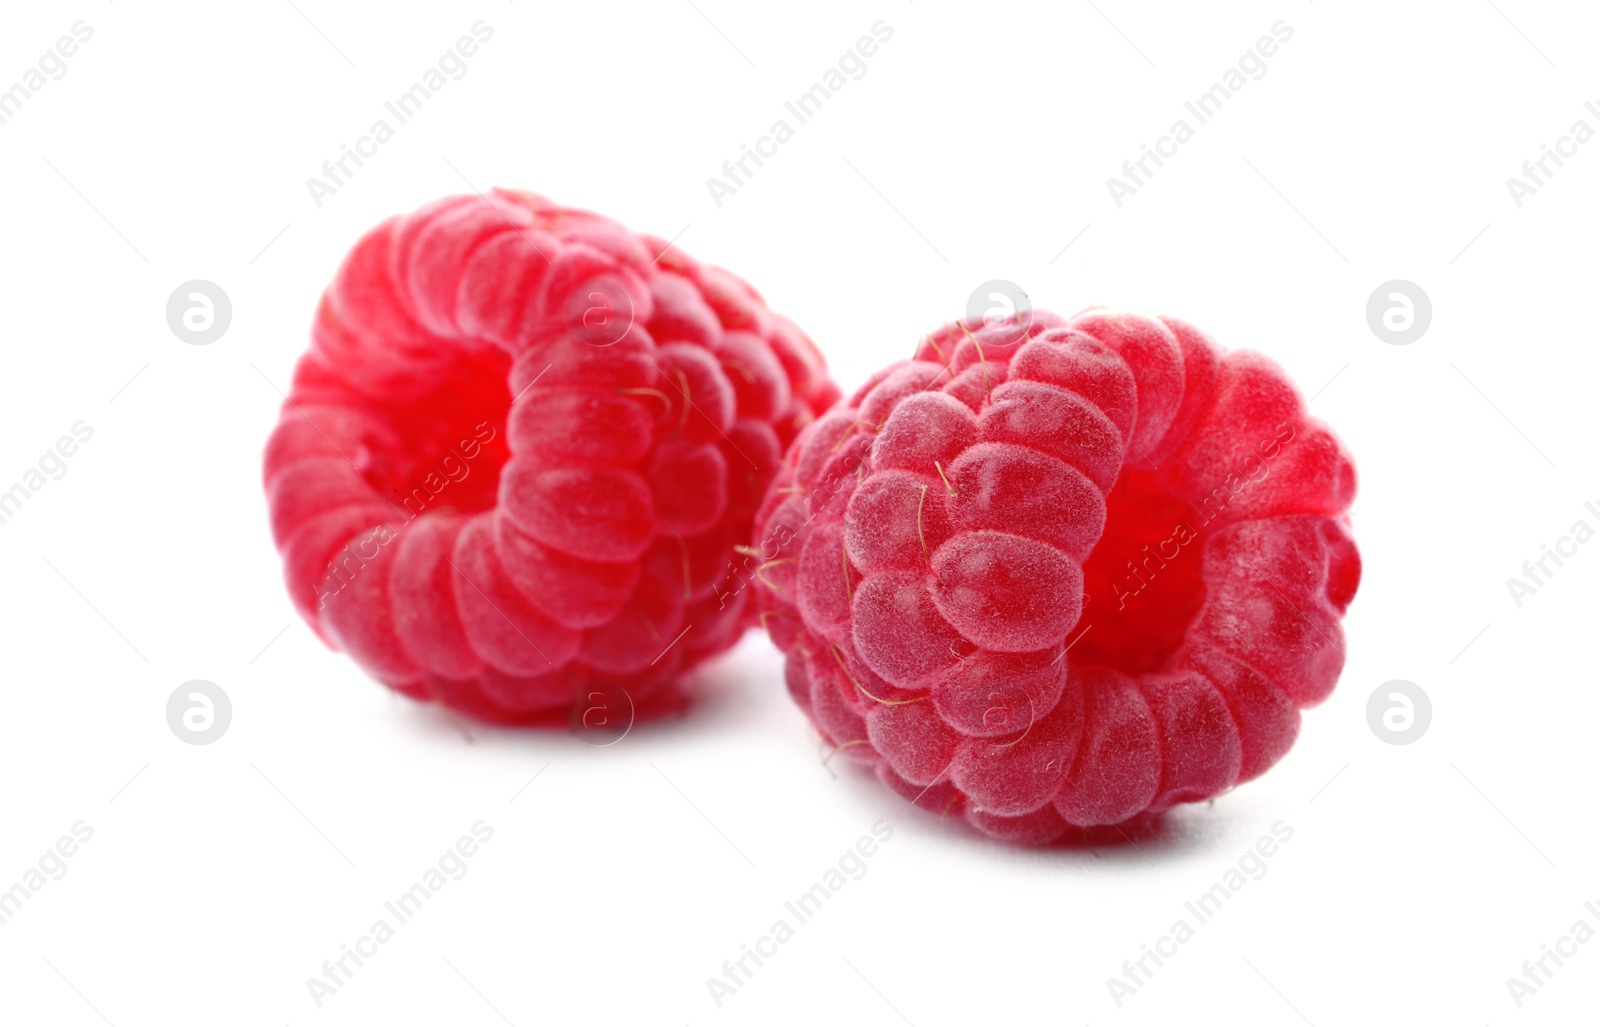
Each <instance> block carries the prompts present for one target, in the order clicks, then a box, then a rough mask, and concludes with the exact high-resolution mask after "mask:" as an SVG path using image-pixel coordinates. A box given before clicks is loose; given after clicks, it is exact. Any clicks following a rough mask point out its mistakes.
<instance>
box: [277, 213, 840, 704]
mask: <svg viewBox="0 0 1600 1027" xmlns="http://www.w3.org/2000/svg"><path fill="white" fill-rule="evenodd" d="M837 398H838V390H837V388H835V387H834V386H833V385H832V384H831V383H830V382H829V380H828V378H827V376H826V373H825V371H824V368H823V362H822V358H821V356H820V355H819V354H818V352H817V350H816V348H815V347H814V346H813V345H812V343H811V341H810V340H809V339H807V338H806V336H805V335H804V334H803V333H802V332H801V331H800V330H799V329H798V328H796V327H795V326H794V325H793V324H791V323H790V322H789V321H787V320H785V319H784V318H782V317H779V316H777V315H775V314H773V313H771V312H770V311H769V310H768V309H767V307H766V305H765V304H764V303H763V301H762V300H761V297H760V296H759V295H758V294H757V293H756V292H755V290H754V289H752V288H751V287H750V286H749V285H747V284H745V283H744V282H743V281H740V280H739V279H738V278H735V277H734V276H733V275H731V274H729V273H728V272H726V271H723V270H720V269H718V268H714V267H707V266H703V265H701V264H699V263H697V262H695V261H694V260H693V259H691V258H689V257H687V256H685V255H684V254H683V253H682V252H681V251H679V250H678V249H676V248H675V247H670V246H669V245H668V244H667V243H665V242H664V241H662V240H660V239H657V238H655V237H652V236H648V235H638V234H635V233H633V232H630V231H629V230H627V229H626V228H624V227H623V226H621V225H619V224H617V223H616V222H614V221H611V220H609V219H607V218H604V217H600V216H598V215H595V214H591V213H588V212H586V211H580V210H573V209H569V208H565V207H559V206H556V205H554V204H552V203H550V202H549V201H547V200H545V199H543V198H541V197H537V196H532V195H528V194H523V193H513V192H504V191H496V192H495V193H494V194H492V195H491V196H489V197H487V198H485V197H479V196H464V197H454V198H451V199H446V200H442V201H440V202H438V203H434V204H432V205H430V206H427V207H424V208H423V209H421V210H419V211H417V212H416V213H413V214H410V215H406V216H403V217H397V218H393V219H391V220H389V221H387V222H385V223H384V224H382V225H380V226H378V227H377V228H376V229H374V230H373V231H371V232H370V233H368V234H367V235H366V236H365V237H364V238H363V239H362V240H361V241H360V242H359V243H358V244H357V245H356V247H355V249H354V250H352V251H351V253H350V254H349V256H348V257H347V258H346V259H345V262H344V264H343V266H342V267H341V268H340V270H339V273H338V275H337V277H336V278H335V280H334V282H333V284H332V285H331V286H329V288H328V290H327V292H326V294H325V295H324V297H323V301H322V303H321V305H320V307H319V309H318V311H317V315H316V321H315V324H314V327H313V329H312V344H311V348H310V350H309V351H308V352H307V353H306V354H305V355H304V356H303V357H302V358H301V360H300V362H299V365H298V366H297V368H296V370H295V375H294V381H293V385H292V386H291V388H290V391H289V394H288V397H287V401H286V402H285V404H284V406H283V411H282V416H281V420H280V422H279V424H278V426H277V428H276V430H275V431H274V432H273V434H272V437H271V439H270V440H269V441H268V443H267V448H266V456H265V484H266V492H267V498H268V504H269V507H270V515H271V523H272V534H273V538H274V539H275V541H276V543H277V546H278V549H279V550H280V552H281V553H282V555H283V560H284V565H285V573H286V577H287V579H288V585H289V590H290V594H291V596H292V597H293V600H294V603H295V605H296V607H297V608H298V609H299V610H300V612H301V614H302V615H303V616H304V617H305V619H306V620H307V621H308V622H309V623H310V625H311V626H312V627H313V628H314V629H315V630H316V632H317V633H318V634H319V635H320V636H321V637H322V638H323V639H324V640H325V641H327V642H328V643H329V644H331V645H332V646H334V647H335V648H338V649H342V650H344V651H345V652H347V653H348V654H349V655H350V656H351V657H352V658H353V659H354V660H355V661H356V662H357V663H358V664H360V665H361V666H362V667H363V668H365V669H366V670H367V671H368V672H369V673H370V674H372V675H373V676H374V677H376V678H378V679H379V680H380V681H382V682H383V683H384V684H386V685H388V686H389V687H391V688H393V689H395V690H397V691H399V692H402V693H405V694H406V695H410V696H412V697H414V698H417V699H433V700H437V701H439V702H442V703H444V704H446V705H447V706H450V707H453V708H455V709H458V710H461V711H463V712H465V713H468V714H471V715H473V716H475V717H478V718H481V719H484V720H490V721H497V722H507V723H547V722H556V721H562V720H564V719H565V718H566V717H567V715H568V714H569V712H570V711H571V710H572V709H573V707H574V704H575V703H580V702H582V701H584V700H585V699H586V697H588V696H590V695H592V691H591V690H592V689H595V688H605V689H608V690H609V691H610V694H611V696H612V698H616V699H617V700H618V703H619V704H620V702H621V701H622V700H621V699H620V697H617V696H616V695H615V692H616V690H619V689H620V690H621V691H623V692H626V694H627V701H628V702H629V703H631V704H632V705H633V707H634V712H635V713H636V714H637V715H648V714H649V713H650V712H652V711H657V712H659V711H660V710H663V709H671V708H675V707H676V706H677V705H679V704H680V702H681V698H682V696H681V692H680V690H679V689H677V688H676V687H673V686H672V683H673V682H674V681H675V680H676V679H677V678H678V677H679V676H680V675H681V674H682V673H683V672H684V671H685V670H687V669H689V668H690V667H692V666H694V665H695V664H697V663H699V662H700V661H702V660H704V659H706V658H707V657H709V656H712V655H714V654H716V653H718V652H721V651H722V650H724V649H727V648H728V647H729V646H731V645H732V644H733V643H734V641H736V640H737V638H738V636H739V635H740V633H741V632H742V631H743V630H744V629H745V627H747V626H748V625H749V624H750V623H753V618H754V611H753V610H747V608H746V602H745V597H744V596H743V595H738V596H735V597H733V598H732V599H731V600H728V599H724V598H723V594H724V593H726V592H728V591H729V590H728V589H727V588H726V586H725V585H724V583H723V577H724V575H725V574H726V573H727V572H728V570H729V567H730V557H732V556H733V555H734V547H735V546H738V545H740V544H742V543H744V542H746V541H747V540H748V539H749V536H750V526H751V521H752V518H753V516H754V514H755V512H756V509H757V507H758V505H759V503H760V501H761V497H762V495H763V493H764V492H765V490H766V488H767V485H768V483H769V482H770V480H771V478H772V476H773V474H774V473H775V472H776V470H777V468H778V466H779V464H780V461H781V458H782V454H783V452H784V448H785V447H786V446H787V445H788V444H789V443H790V442H791V440H792V439H793V438H794V437H795V434H796V432H797V431H799V429H800V428H801V427H802V426H803V425H804V424H806V423H808V422H810V421H811V420H812V419H813V418H814V417H815V415H816V414H817V413H820V412H821V411H823V410H825V409H827V407H828V406H829V404H831V403H832V402H833V401H834V400H835V399H837Z"/></svg>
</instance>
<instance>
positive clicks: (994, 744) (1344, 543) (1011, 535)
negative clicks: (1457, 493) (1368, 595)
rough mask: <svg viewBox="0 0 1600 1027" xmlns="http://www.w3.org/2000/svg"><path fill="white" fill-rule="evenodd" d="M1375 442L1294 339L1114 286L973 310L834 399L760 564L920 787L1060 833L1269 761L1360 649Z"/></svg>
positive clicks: (807, 696)
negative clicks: (1153, 307) (1169, 309)
mask: <svg viewBox="0 0 1600 1027" xmlns="http://www.w3.org/2000/svg"><path fill="white" fill-rule="evenodd" d="M1354 493H1355V469H1354V466H1353V465H1352V464H1351V462H1350V458H1349V456H1348V455H1347V454H1346V452H1345V451H1344V449H1343V448H1342V446H1341V445H1340V443H1339V442H1338V440H1337V439H1335V438H1334V436H1333V435H1332V433H1331V432H1330V431H1329V430H1328V429H1327V428H1326V427H1325V426H1324V425H1322V424H1321V423H1320V422H1318V421H1316V420H1314V419H1313V418H1311V417H1310V416H1309V415H1308V414H1307V412H1306V409H1305V405H1304V403H1303V402H1302V401H1301V399H1300V396H1299V394H1298V393H1297V392H1296V391H1295V388H1294V386H1293V385H1292V384H1290V382H1289V381H1288V379H1287V378H1286V376H1285V375H1284V374H1283V372H1282V371H1281V370H1280V369H1279V368H1278V367H1277V366H1276V365H1275V364H1273V363H1272V362H1271V361H1269V360H1267V359H1266V358H1264V357H1261V356H1259V355H1257V354H1254V353H1248V352H1242V351H1236V352H1231V353H1224V352H1223V351H1222V350H1221V349H1220V348H1219V347H1217V345H1216V344H1215V343H1213V342H1212V341H1211V340H1210V339H1209V338H1207V337H1206V336H1205V335H1203V334H1202V333H1201V332H1199V331H1198V330H1196V329H1194V328H1192V327H1190V326H1189V325H1186V324H1184V323H1183V322H1181V321H1176V320H1173V319H1170V318H1162V319H1159V320H1152V319H1150V318H1145V317H1138V316H1135V315H1130V314H1116V313H1111V312H1107V311H1101V310H1091V311H1087V312H1085V313H1082V314H1079V315H1078V316H1077V317H1075V318H1072V319H1071V320H1070V321H1063V320H1062V319H1061V318H1058V317H1056V316H1054V315H1051V314H1046V313H1043V312H1035V315H1034V320H1033V322H1032V324H1031V325H1030V326H1029V327H1028V328H1027V329H1026V330H1025V331H1023V330H1021V329H1020V328H1019V327H1018V326H1016V325H1009V326H1000V325H992V324H989V325H981V324H978V323H960V324H956V325H947V326H945V327H943V328H941V329H940V330H939V331H937V332H935V333H933V334H932V335H931V336H928V337H925V339H924V341H923V342H922V344H921V345H920V346H919V347H918V350H917V356H916V358H915V359H913V360H910V361H902V362H900V363H898V364H895V365H893V366H891V367H889V368H888V369H886V370H884V371H883V372H881V373H880V374H878V375H876V376H874V377H873V379H872V380H871V381H869V382H868V383H867V384H866V385H865V386H863V387H862V388H861V389H860V390H858V391H857V392H856V393H855V395H853V396H851V397H849V398H848V399H845V400H842V401H840V402H839V403H838V404H837V405H836V406H835V407H834V408H833V409H832V410H830V411H829V412H828V413H826V414H825V415H823V416H822V417H821V418H819V419H818V420H817V421H815V422H814V423H812V424H811V425H808V426H807V427H806V428H805V429H804V430H803V431H802V432H801V433H800V436H799V437H798V438H797V439H796V440H795V442H794V445H793V446H791V447H790V449H789V453H788V460H787V464H786V467H785V469H784V470H783V471H782V472H781V473H780V474H779V475H778V477H777V479H776V480H774V482H773V484H772V488H771V489H770V490H769V491H768V493H767V498H766V500H765V502H764V503H763V504H762V507H761V511H760V513H758V514H757V516H756V536H755V538H756V540H757V541H756V546H758V547H759V549H758V550H757V557H758V558H759V559H754V560H753V561H752V567H751V570H752V571H755V570H757V569H758V568H759V572H758V573H755V574H754V575H753V576H752V580H753V581H755V582H756V583H757V585H758V590H759V594H760V595H761V601H762V606H763V607H764V613H763V619H764V620H765V621H766V622H767V626H768V628H769V630H770V632H771V634H772V637H773V640H774V641H775V642H776V643H777V644H778V646H779V647H780V648H781V649H783V651H784V652H785V653H786V654H787V677H788V685H789V690H790V692H791V693H792V695H793V696H794V698H795V700H796V701H797V702H798V703H799V704H800V705H801V707H802V708H803V709H805V711H806V712H807V713H808V714H809V715H810V717H811V719H812V720H813V721H814V722H815V724H816V726H817V728H818V730H820V731H821V732H822V734H823V736H824V738H825V739H826V740H827V741H828V742H829V743H831V744H833V745H835V746H837V747H838V749H837V750H836V751H842V752H843V753H844V754H845V755H847V756H850V757H852V758H853V759H855V760H858V761H860V762H862V763H865V764H867V765H869V766H871V767H873V768H874V769H875V770H876V772H877V774H878V776H879V777H880V778H882V779H883V781H884V782H885V783H887V784H888V785H889V786H890V787H892V788H893V789H894V790H895V791H897V792H899V793H900V794H901V795H903V796H904V797H905V798H907V799H910V800H912V801H913V802H916V803H918V804H919V805H922V806H924V807H926V808H929V809H931V810H933V811H934V812H937V813H950V814H955V815H962V816H965V817H966V819H967V820H968V822H970V823H971V824H973V825H974V826H976V827H977V828H979V829H980V830H982V831H984V832H986V833H988V834H990V835H993V836H996V837H999V838H1005V839H1009V840H1013V841H1019V842H1027V843H1045V842H1049V841H1052V840H1054V839H1056V838H1059V837H1061V836H1062V835H1063V834H1064V833H1065V832H1066V831H1067V830H1068V827H1069V825H1076V826H1078V827H1083V828H1089V827H1094V826H1098V825H1107V824H1119V823H1122V822H1125V821H1128V820H1130V819H1132V818H1135V817H1139V818H1142V819H1144V818H1148V817H1149V816H1150V815H1153V814H1155V813H1159V812H1161V811H1162V810H1165V809H1168V808H1169V807H1171V806H1173V805H1175V804H1177V803H1181V802H1195V801H1198V800H1201V799H1204V798H1207V797H1209V796H1213V795H1216V794H1218V793H1219V792H1222V791H1225V790H1226V789H1228V788H1231V787H1233V786H1234V785H1236V784H1238V783H1240V782H1242V781H1246V780H1249V779H1251V778H1253V777H1255V776H1257V775H1258V774H1261V773H1262V772H1263V771H1265V770H1266V769H1267V768H1268V767H1270V766H1271V765H1272V764H1273V763H1275V762H1276V761H1277V760H1278V759H1279V758H1280V757H1282V756H1283V755H1284V753H1285V752H1287V751H1288V749H1289V746H1290V745H1291V743H1292V742H1293V741H1294V738H1295V735H1296V733H1297V731H1298V730H1299V724H1300V712H1299V711H1300V710H1301V709H1302V708H1305V707H1308V706H1312V705H1315V704H1316V703H1319V702H1321V701H1322V700H1323V699H1325V698H1326V697H1327V695H1328V693H1329V692H1330V691H1331V690H1332V688H1333V686H1334V682H1335V680H1336V679H1337V678H1338V676H1339V671H1340V669H1341V668H1342V666H1343V664H1344V638H1343V634H1342V633H1341V631H1340V627H1339V620H1340V617H1341V616H1342V615H1343V613H1344V610H1345V607H1346V606H1347V605H1348V604H1349V602H1350V600H1351V598H1352V596H1353V595H1354V594H1355V590H1356V584H1357V581H1358V580H1359V577H1360V559H1359V557H1358V555H1357V553H1356V548H1355V544H1354V542H1353V541H1352V539H1351V536H1350V531H1349V519H1348V517H1347V515H1346V510H1347V509H1348V507H1349V505H1350V502H1351V499H1352V498H1353V496H1354Z"/></svg>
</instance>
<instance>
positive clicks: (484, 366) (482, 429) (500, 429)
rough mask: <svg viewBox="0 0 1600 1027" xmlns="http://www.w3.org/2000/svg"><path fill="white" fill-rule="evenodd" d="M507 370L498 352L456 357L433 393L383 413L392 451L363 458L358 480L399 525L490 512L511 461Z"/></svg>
mask: <svg viewBox="0 0 1600 1027" xmlns="http://www.w3.org/2000/svg"><path fill="white" fill-rule="evenodd" d="M510 367H511V359H510V357H509V356H507V355H506V354H505V353H504V352H503V351H501V350H499V349H497V348H494V347H485V348H484V349H482V350H478V351H472V352H468V351H462V353H461V356H460V359H459V360H458V361H457V362H456V363H455V365H454V366H453V367H451V368H450V370H449V371H448V372H446V373H444V374H442V375H440V376H439V381H438V383H437V385H436V387H435V388H434V389H433V391H431V392H429V393H428V394H426V395H424V396H421V397H418V398H413V399H407V400H405V401H403V402H396V403H394V404H391V405H388V408H387V409H386V410H385V411H384V417H385V419H386V421H387V423H388V425H389V427H390V429H391V430H392V431H393V432H394V433H395V434H396V435H397V436H399V441H398V446H397V447H396V448H395V449H393V450H391V449H389V448H388V447H387V446H386V447H384V448H382V449H381V450H374V451H372V452H370V453H368V454H365V461H364V466H363V474H364V476H365V478H366V481H367V484H368V485H370V486H371V487H372V489H373V491H374V492H376V493H378V495H379V496H380V497H381V498H382V499H383V500H384V501H385V502H387V503H388V504H390V506H391V507H392V508H393V509H394V511H395V514H396V516H397V517H398V518H400V519H401V520H402V521H409V520H413V519H415V518H417V517H420V516H422V515H423V514H428V513H439V512H444V511H454V512H457V513H477V512H479V511H481V510H489V509H492V508H493V507H494V505H495V498H496V493H497V491H498V489H499V485H500V469H501V468H502V467H503V466H504V465H505V462H506V460H508V459H509V458H510V456H511V450H510V448H509V446H508V444H507V441H506V418H507V415H508V413H509V411H510V409H511V392H510V389H509V387H508V386H507V385H506V379H507V376H508V375H509V374H510Z"/></svg>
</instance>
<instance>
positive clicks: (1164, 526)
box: [1072, 470, 1205, 674]
mask: <svg viewBox="0 0 1600 1027" xmlns="http://www.w3.org/2000/svg"><path fill="white" fill-rule="evenodd" d="M1204 531H1205V526H1204V524H1203V518H1202V517H1201V516H1200V515H1199V514H1197V513H1196V512H1195V510H1194V508H1193V507H1191V506H1190V505H1189V504H1188V503H1186V502H1185V501H1184V500H1183V499H1182V498H1180V497H1178V496H1176V495H1174V494H1173V493H1171V492H1169V491H1168V490H1167V489H1165V488H1163V487H1162V486H1161V485H1159V484H1157V482H1156V479H1155V474H1154V472H1151V471H1126V470H1125V471H1124V472H1123V473H1122V476H1121V478H1119V479H1118V481H1117V484H1116V486H1115V487H1114V488H1113V489H1112V490H1111V495H1110V496H1109V497H1108V498H1107V501H1106V528H1105V533H1104V534H1103V535H1102V536H1101V538H1100V541H1099V543H1098V544H1096V546H1095V548H1094V552H1092V553H1091V554H1089V560H1088V562H1087V563H1085V564H1084V567H1083V590H1084V593H1085V594H1086V595H1087V596H1088V599H1087V600H1086V602H1085V604H1084V608H1083V616H1082V617H1081V618H1080V620H1079V622H1078V623H1079V625H1080V626H1079V627H1078V629H1077V630H1079V631H1082V632H1084V634H1083V636H1082V638H1080V639H1079V640H1078V641H1077V642H1076V643H1075V644H1074V645H1073V647H1072V661H1073V663H1075V664H1077V665H1079V666H1084V667H1090V666H1105V667H1112V668H1114V669H1116V670H1119V671H1122V672H1123V673H1125V674H1143V673H1147V672H1149V671H1152V670H1156V669H1158V668H1159V667H1161V666H1162V665H1163V664H1164V663H1165V662H1166V661H1167V658H1168V657H1170V656H1171V655H1172V653H1173V652H1174V651H1175V650H1176V649H1177V648H1178V646H1179V644H1180V643H1181V642H1182V641H1183V635H1184V632H1185V631H1187V630H1188V628H1189V624H1190V622H1191V621H1193V620H1194V617H1195V614H1196V613H1197V612H1199V609H1200V604H1201V602H1202V601H1203V600H1204V598H1205V584H1204V582H1203V581H1202V580H1201V577H1200V547H1201V545H1202V539H1203V533H1204Z"/></svg>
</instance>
